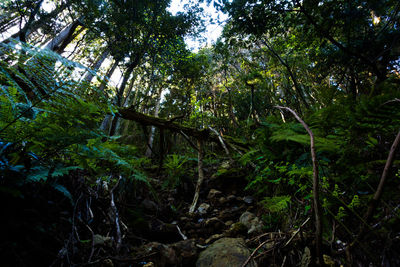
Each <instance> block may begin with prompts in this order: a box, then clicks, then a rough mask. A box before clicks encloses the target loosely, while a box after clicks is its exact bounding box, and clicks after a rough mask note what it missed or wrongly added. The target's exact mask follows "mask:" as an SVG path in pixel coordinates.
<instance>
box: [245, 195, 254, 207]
mask: <svg viewBox="0 0 400 267" xmlns="http://www.w3.org/2000/svg"><path fill="white" fill-rule="evenodd" d="M243 201H244V203H246V204H249V205H251V204H253V202H254V198H253V197H252V196H245V197H244V198H243Z"/></svg>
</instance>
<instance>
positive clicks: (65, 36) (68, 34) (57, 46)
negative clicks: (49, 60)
mask: <svg viewBox="0 0 400 267" xmlns="http://www.w3.org/2000/svg"><path fill="white" fill-rule="evenodd" d="M82 20H83V17H80V18H79V19H77V20H75V21H74V22H72V23H71V24H70V25H68V26H67V27H65V28H64V29H63V30H62V31H61V32H60V33H59V34H58V35H57V36H56V37H54V38H53V39H52V40H51V41H50V42H49V43H48V44H47V45H46V46H45V48H47V49H50V50H52V51H55V52H57V53H59V54H61V53H62V52H63V51H64V49H65V47H67V45H68V44H69V43H70V42H71V41H72V40H73V38H72V37H73V36H74V32H75V30H76V28H78V26H83V24H82V22H81V21H82Z"/></svg>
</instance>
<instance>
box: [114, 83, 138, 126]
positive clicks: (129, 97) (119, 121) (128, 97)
mask: <svg viewBox="0 0 400 267" xmlns="http://www.w3.org/2000/svg"><path fill="white" fill-rule="evenodd" d="M134 83H135V77H132V79H131V83H130V84H129V87H128V90H127V96H126V97H125V100H124V101H123V102H124V104H123V107H124V108H127V107H128V106H129V105H130V102H131V98H132V97H131V96H132V88H133V84H134ZM124 124H125V126H126V127H128V125H129V121H125V123H124ZM121 127H122V121H121V120H118V121H117V126H116V130H115V132H116V133H117V134H120V133H121ZM123 132H125V129H124V131H123Z"/></svg>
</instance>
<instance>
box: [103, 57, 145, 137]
mask: <svg viewBox="0 0 400 267" xmlns="http://www.w3.org/2000/svg"><path fill="white" fill-rule="evenodd" d="M137 65H138V62H137V61H136V60H135V61H134V62H132V63H131V64H129V66H128V69H127V70H126V72H125V75H124V78H123V80H122V83H121V86H120V87H119V89H118V92H117V95H116V97H115V101H114V103H115V105H117V106H121V103H122V99H123V97H124V92H125V87H126V84H127V83H128V80H129V77H130V76H131V74H132V72H133V69H134V68H135V67H136V66H137ZM118 120H119V117H118V116H114V117H113V118H112V121H111V126H110V131H109V135H110V136H113V135H114V134H115V132H116V129H117V123H118Z"/></svg>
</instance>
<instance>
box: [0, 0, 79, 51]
mask: <svg viewBox="0 0 400 267" xmlns="http://www.w3.org/2000/svg"><path fill="white" fill-rule="evenodd" d="M42 2H43V1H41V2H40V3H39V4H38V7H40V6H41V4H42ZM70 5H71V3H70V1H69V0H67V1H66V2H63V3H62V4H61V5H60V6H58V7H56V8H55V9H54V10H53V11H51V12H50V13H48V14H45V15H42V16H41V17H40V19H39V20H34V18H35V16H36V14H37V12H38V11H39V9H38V10H36V9H35V10H34V11H33V12H32V14H31V16H30V17H29V20H28V22H27V23H26V24H25V25H24V27H23V28H22V29H21V30H20V31H19V32H17V33H14V34H13V35H11V37H9V38H7V39H5V40H3V43H8V42H10V41H11V39H12V38H13V39H17V40H20V41H22V42H26V40H27V39H28V37H29V35H30V34H32V33H34V32H36V31H37V30H38V29H39V28H40V27H42V26H43V25H44V24H45V23H46V22H48V21H50V20H51V19H53V18H55V17H57V16H59V14H60V13H61V12H63V11H64V10H65V9H66V8H67V7H69V6H70Z"/></svg>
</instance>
